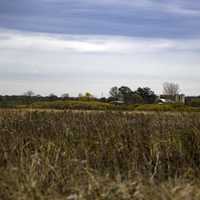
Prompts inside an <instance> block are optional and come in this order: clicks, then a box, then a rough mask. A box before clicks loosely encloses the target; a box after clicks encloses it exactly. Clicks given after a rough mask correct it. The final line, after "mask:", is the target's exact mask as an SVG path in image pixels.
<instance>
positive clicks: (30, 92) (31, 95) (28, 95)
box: [24, 90, 35, 97]
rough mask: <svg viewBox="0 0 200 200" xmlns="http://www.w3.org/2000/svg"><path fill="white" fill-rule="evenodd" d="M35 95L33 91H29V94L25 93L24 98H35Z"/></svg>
mask: <svg viewBox="0 0 200 200" xmlns="http://www.w3.org/2000/svg"><path fill="white" fill-rule="evenodd" d="M34 95H35V94H34V92H33V91H31V90H28V91H27V92H25V93H24V96H27V97H33V96H34Z"/></svg>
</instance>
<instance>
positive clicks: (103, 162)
mask: <svg viewBox="0 0 200 200" xmlns="http://www.w3.org/2000/svg"><path fill="white" fill-rule="evenodd" d="M199 188H200V113H199V112H195V113H193V112H173V113H170V112H147V113H145V112H119V111H115V112H112V111H104V112H98V111H92V112H86V111H78V112H73V111H59V112H54V111H53V110H49V111H45V110H41V111H38V110H33V111H30V110H6V109H5V110H1V111H0V199H1V200H38V199H39V200H79V199H80V200H95V199H97V200H115V199H116V200H129V199H133V200H173V199H175V200H190V199H191V200H193V199H195V200H196V199H200V189H199Z"/></svg>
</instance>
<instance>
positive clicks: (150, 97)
mask: <svg viewBox="0 0 200 200" xmlns="http://www.w3.org/2000/svg"><path fill="white" fill-rule="evenodd" d="M135 93H136V94H137V95H139V96H141V97H142V98H143V101H144V103H154V102H155V101H156V98H157V96H156V94H155V93H154V91H152V90H151V89H150V88H149V87H144V88H141V87H139V88H138V89H137V90H136V91H135Z"/></svg>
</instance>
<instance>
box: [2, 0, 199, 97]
mask: <svg viewBox="0 0 200 200" xmlns="http://www.w3.org/2000/svg"><path fill="white" fill-rule="evenodd" d="M199 53H200V1H196V0H190V1H188V0H162V1H161V0H160V1H159V0H101V1H99V0H12V1H8V0H0V85H1V87H0V94H23V93H24V92H26V91H27V90H32V91H34V92H35V93H36V94H41V95H48V94H50V93H54V94H56V95H61V94H63V93H69V94H70V95H71V96H76V95H78V94H79V93H84V92H91V93H92V94H94V95H95V96H98V97H100V96H107V95H108V92H109V89H110V88H111V87H113V86H118V87H120V86H122V85H125V86H129V87H130V88H132V89H133V90H135V89H137V87H139V86H141V87H146V86H148V87H150V88H151V89H152V90H154V91H155V92H156V93H157V94H161V93H162V85H163V83H164V82H175V83H178V84H179V85H180V88H181V92H182V93H184V94H186V95H200V87H199V82H200V76H199V75H200V56H199Z"/></svg>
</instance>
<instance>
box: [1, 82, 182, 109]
mask: <svg viewBox="0 0 200 200" xmlns="http://www.w3.org/2000/svg"><path fill="white" fill-rule="evenodd" d="M179 93H180V88H179V85H178V84H176V83H168V82H167V83H164V84H163V94H164V95H168V96H170V95H171V96H174V95H176V94H179ZM157 99H158V96H157V95H156V93H155V92H154V91H153V90H152V89H151V88H149V87H138V88H137V90H132V89H131V88H130V87H128V86H121V87H117V86H114V87H112V88H111V89H110V90H109V96H108V97H101V98H97V97H95V96H94V95H92V94H91V93H90V92H86V93H85V94H79V95H78V97H70V95H69V94H68V93H64V94H63V95H61V96H60V97H58V96H57V95H55V94H53V93H51V94H49V95H48V96H41V95H36V94H34V92H33V91H27V92H25V93H24V94H23V95H11V96H9V95H4V96H1V95H0V105H4V106H6V105H8V106H10V105H12V104H31V103H33V102H36V101H56V100H81V101H91V100H93V101H101V102H119V103H120V102H121V103H125V104H142V103H145V104H151V103H155V102H156V101H157Z"/></svg>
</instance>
